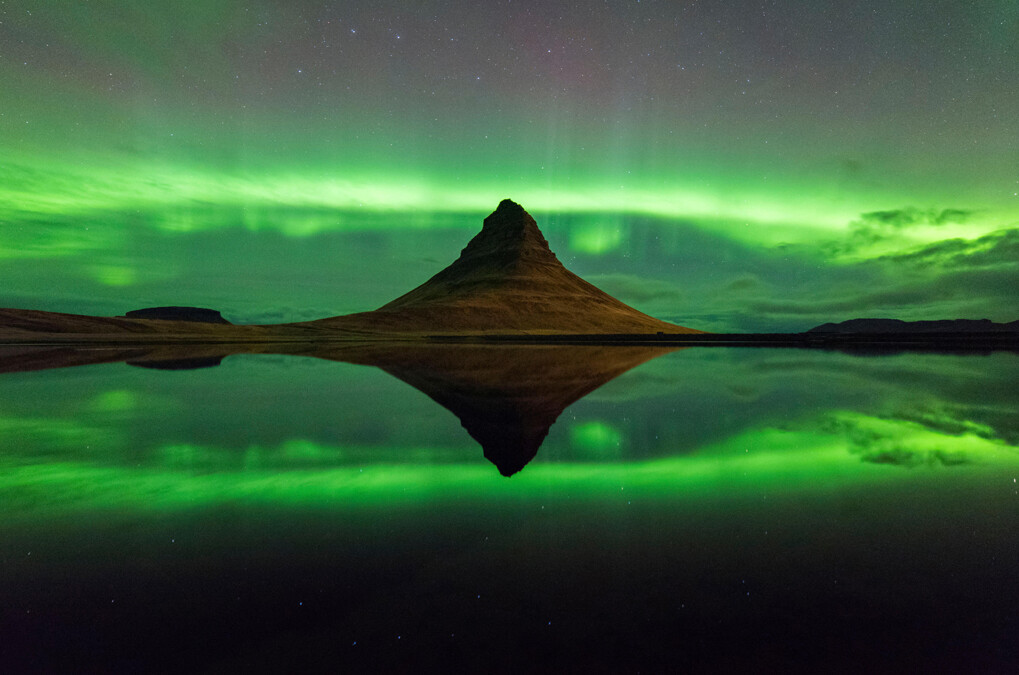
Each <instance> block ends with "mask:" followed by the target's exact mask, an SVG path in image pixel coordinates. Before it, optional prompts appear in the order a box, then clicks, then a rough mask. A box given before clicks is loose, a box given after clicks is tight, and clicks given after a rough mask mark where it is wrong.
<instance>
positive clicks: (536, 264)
mask: <svg viewBox="0 0 1019 675" xmlns="http://www.w3.org/2000/svg"><path fill="white" fill-rule="evenodd" d="M310 323H312V324H317V325H322V326H330V325H338V326H345V327H352V328H353V327H363V328H368V327H374V328H376V329H379V330H382V331H386V332H418V331H425V332H428V333H432V334H436V333H457V334H483V333H512V332H527V333H539V334H541V333H545V334H555V333H645V334H646V333H658V332H665V333H700V332H701V331H697V330H693V329H690V328H684V327H682V326H676V325H674V324H671V323H666V322H664V321H660V320H658V319H655V318H653V317H650V316H648V315H647V314H644V313H642V312H639V311H637V310H636V309H634V308H633V307H630V306H629V305H626V304H624V303H622V302H620V301H619V300H616V299H615V298H613V297H612V296H611V295H609V294H608V293H605V292H604V291H602V290H601V289H599V288H597V287H595V286H593V285H592V284H589V283H588V282H586V281H584V280H583V279H581V278H580V277H578V276H577V275H576V274H574V273H573V272H570V271H569V270H568V269H566V267H564V266H563V264H562V263H561V262H559V259H558V258H556V255H555V253H553V252H552V251H551V250H550V249H549V247H548V242H547V241H545V237H544V236H543V235H542V233H541V230H539V229H538V225H537V223H535V222H534V218H532V217H531V216H530V214H528V213H527V211H525V210H524V208H523V207H522V206H520V205H519V204H517V203H515V202H513V201H510V200H509V199H505V200H503V201H502V202H501V203H500V204H499V207H498V208H497V209H496V210H495V211H494V212H493V213H492V214H491V215H489V216H488V217H487V218H485V220H484V224H483V226H482V228H481V232H479V233H478V234H477V235H476V236H475V237H474V238H473V239H471V241H470V242H469V243H468V244H467V246H466V248H464V249H463V251H461V253H460V257H459V258H458V259H457V260H456V261H454V262H453V264H451V265H450V266H449V267H447V268H446V269H444V270H442V271H441V272H439V273H438V274H436V275H435V276H433V277H432V278H431V279H429V280H428V281H426V282H425V283H423V284H421V285H420V286H418V287H417V288H415V289H414V290H412V291H410V292H409V293H406V294H404V295H401V296H400V297H398V298H396V299H395V300H393V301H392V302H389V303H387V304H385V305H383V306H382V307H380V308H379V309H377V310H375V311H374V312H364V313H361V314H352V315H348V316H344V317H336V318H334V319H323V320H319V321H315V322H310Z"/></svg>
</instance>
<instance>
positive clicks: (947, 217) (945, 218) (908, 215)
mask: <svg viewBox="0 0 1019 675" xmlns="http://www.w3.org/2000/svg"><path fill="white" fill-rule="evenodd" d="M975 213H976V211H974V210H972V209H941V210H940V211H939V210H938V209H918V208H915V207H912V206H910V207H906V208H902V209H893V210H889V211H871V212H869V213H863V214H861V215H860V218H859V220H857V221H855V223H854V226H856V227H861V228H863V227H881V228H894V229H902V228H906V227H913V226H916V225H945V224H947V223H965V222H966V221H968V220H969V219H970V217H971V216H973V215H974V214H975Z"/></svg>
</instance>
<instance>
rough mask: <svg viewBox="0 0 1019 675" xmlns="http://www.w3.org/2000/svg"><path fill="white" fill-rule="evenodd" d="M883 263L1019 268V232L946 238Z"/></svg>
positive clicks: (1003, 231) (1013, 230) (886, 257)
mask: <svg viewBox="0 0 1019 675" xmlns="http://www.w3.org/2000/svg"><path fill="white" fill-rule="evenodd" d="M882 260H887V261H890V262H893V263H908V264H912V265H922V266H929V265H939V266H941V267H957V268H979V267H996V266H1000V265H1007V266H1019V229H1007V230H998V231H997V232H992V233H990V234H987V235H984V236H982V237H979V238H977V239H945V240H944V241H939V242H937V243H934V244H930V245H929V246H925V247H923V248H921V249H919V250H917V251H912V252H910V253H903V254H896V255H891V256H885V257H884V258H882Z"/></svg>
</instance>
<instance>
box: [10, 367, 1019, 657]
mask: <svg viewBox="0 0 1019 675" xmlns="http://www.w3.org/2000/svg"><path fill="white" fill-rule="evenodd" d="M607 349H608V350H610V351H611V349H612V348H607ZM620 349H621V350H622V351H617V352H614V353H613V354H610V355H607V354H608V352H607V351H606V348H579V349H574V348H567V347H554V348H542V347H525V348H512V349H505V350H499V349H494V348H489V349H487V350H480V351H479V350H474V351H473V352H471V350H466V351H463V350H457V349H456V348H452V347H434V348H431V350H432V351H428V350H427V349H426V350H424V352H422V351H420V350H419V351H418V352H415V353H409V354H403V353H399V354H394V353H386V354H382V355H379V354H372V355H369V356H365V355H364V354H360V355H358V356H356V357H351V356H349V355H348V356H346V357H344V356H342V355H341V356H337V355H335V354H333V355H331V356H329V358H345V359H347V360H349V361H353V362H352V363H351V362H343V361H333V360H323V359H321V358H307V357H302V356H282V355H253V354H233V355H230V356H227V357H226V358H224V359H223V360H222V362H221V363H220V364H219V365H217V366H214V367H207V368H202V369H197V370H166V369H153V368H151V367H147V368H146V367H132V366H130V365H126V364H125V363H111V364H103V365H86V366H80V367H74V368H59V369H49V370H38V371H35V372H9V373H6V374H3V375H0V508H2V519H0V560H2V567H3V574H2V576H0V597H2V598H3V603H2V608H0V612H2V615H0V665H2V666H4V670H6V671H7V672H14V670H15V669H16V670H17V671H22V670H38V671H64V672H70V671H87V670H110V669H119V670H121V671H125V670H127V671H138V672H142V671H154V670H164V671H189V672H195V671H208V672H220V671H224V672H226V671H234V670H236V669H238V668H246V669H249V670H251V669H254V670H259V671H277V672H279V671H286V670H300V669H313V670H318V669H322V670H333V671H337V672H343V671H344V670H347V671H350V670H377V671H388V672H393V671H397V672H398V671H417V672H420V671H421V670H422V669H424V668H427V667H432V668H441V669H445V670H471V671H477V672H521V671H524V672H532V671H557V672H564V671H565V672H664V671H675V670H677V669H679V670H681V669H684V668H688V667H696V668H698V669H702V670H728V669H734V668H747V669H752V670H754V671H756V672H761V671H767V670H773V671H780V670H787V669H789V668H792V669H801V670H814V669H818V668H821V667H823V668H825V669H828V670H835V671H847V672H849V671H859V670H861V669H865V668H869V669H870V670H871V671H875V670H876V671H882V672H887V671H895V670H917V669H924V668H926V669H936V670H938V671H941V672H946V671H947V672H952V671H958V672H963V671H969V672H998V671H1000V672H1010V671H1011V668H1013V667H1014V665H1015V662H1016V661H1015V659H1016V658H1017V657H1019V637H1017V636H1019V573H1017V569H1019V543H1017V542H1019V484H1017V482H1016V480H1017V478H1019V416H1017V414H1016V412H1017V410H1019V393H1017V390H1016V386H1015V383H1016V382H1019V358H1017V356H1016V355H1014V354H1010V353H995V354H990V355H938V354H910V353H904V354H891V355H880V356H865V355H850V354H840V353H826V352H813V351H800V350H791V349H790V350H770V349H733V348H691V349H684V350H678V351H674V352H671V353H665V351H664V350H643V351H642V350H640V349H639V348H620ZM425 352H427V353H425ZM11 354H13V352H11ZM18 358H20V357H19V356H18V355H16V354H14V355H13V356H11V355H9V358H8V359H7V361H6V363H7V364H8V366H9V365H10V363H14V362H17V359H18ZM215 362H216V359H212V360H211V361H208V360H207V362H204V363H205V365H209V363H215ZM365 363H373V364H375V365H377V366H379V367H374V366H372V365H363V364H365ZM142 365H145V364H142ZM149 365H151V364H149ZM157 365H160V364H158V363H157ZM161 365H162V367H163V368H166V367H168V366H169V365H174V363H173V362H163V363H162V364H161ZM177 365H178V366H179V365H180V363H177ZM192 365H193V364H192ZM9 369H10V368H9ZM15 369H16V368H15ZM409 385H413V386H409ZM588 392H590V393H588ZM585 394H586V395H585ZM440 404H441V405H440ZM552 421H554V423H552ZM549 424H551V428H550V429H549V431H548V434H547V437H545V436H544V433H545V429H546V427H548V425H549ZM482 444H483V445H484V446H485V447H484V448H483V447H482ZM539 446H540V447H539ZM486 455H487V457H486ZM531 455H534V456H533V459H532V458H531ZM504 473H508V474H511V475H510V476H509V477H507V476H504V475H503V474H504Z"/></svg>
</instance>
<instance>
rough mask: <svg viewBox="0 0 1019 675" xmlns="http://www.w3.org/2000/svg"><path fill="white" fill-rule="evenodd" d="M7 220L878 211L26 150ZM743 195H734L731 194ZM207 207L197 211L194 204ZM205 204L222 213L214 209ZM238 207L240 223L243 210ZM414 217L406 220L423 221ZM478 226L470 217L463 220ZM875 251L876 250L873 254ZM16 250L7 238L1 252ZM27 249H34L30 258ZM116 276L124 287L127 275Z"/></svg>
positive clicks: (723, 188)
mask: <svg viewBox="0 0 1019 675" xmlns="http://www.w3.org/2000/svg"><path fill="white" fill-rule="evenodd" d="M0 178H2V180H0V184H2V185H3V187H2V188H0V219H7V220H10V221H17V220H23V219H31V220H38V219H40V218H43V219H44V218H45V217H47V216H57V215H59V216H61V217H62V218H72V219H73V218H75V217H88V216H94V215H97V214H101V213H104V212H109V211H132V210H139V211H146V212H158V213H164V214H165V215H164V216H163V220H162V222H161V224H160V225H159V226H160V227H161V228H162V229H164V230H165V231H168V232H196V231H202V230H209V229H217V228H222V227H233V226H237V225H238V224H239V225H241V226H242V227H244V228H245V229H247V230H249V231H262V230H274V231H279V232H282V233H284V234H286V235H288V236H293V237H306V236H312V235H315V234H317V233H321V232H326V231H336V230H357V229H361V228H363V227H365V225H364V224H363V223H362V222H361V221H359V220H358V219H356V218H348V219H341V218H338V217H336V216H335V215H333V214H331V213H329V211H345V212H352V213H355V214H356V213H366V214H368V213H411V212H418V211H434V212H444V213H451V214H484V213H487V212H488V211H490V210H491V209H492V208H493V206H494V204H496V203H498V201H499V200H500V199H502V198H504V197H512V198H514V199H516V200H517V201H519V202H521V203H523V204H524V205H525V206H526V208H528V209H529V210H531V212H532V213H535V214H540V213H543V212H563V213H566V212H569V213H579V214H604V213H616V214H631V215H643V216H652V217H658V218H667V219H685V220H693V221H695V222H697V223H698V224H699V225H700V226H702V227H703V228H705V229H708V230H714V231H719V232H722V233H724V234H726V235H728V236H731V237H733V238H735V239H739V240H743V241H748V242H753V243H758V244H765V245H769V244H777V243H781V242H811V241H816V239H817V238H818V237H829V238H830V237H832V236H837V235H841V234H843V233H845V232H846V231H847V228H848V226H849V224H850V223H851V222H852V221H853V220H854V219H855V218H856V217H858V216H859V214H860V213H861V212H865V211H867V210H869V209H872V208H873V207H874V199H873V197H870V198H866V199H864V198H862V197H861V198H859V199H858V200H857V201H855V203H854V202H849V201H846V200H840V201H832V200H831V199H828V198H825V197H824V196H823V195H820V196H811V195H810V193H809V192H804V191H802V190H799V189H798V188H797V186H795V185H789V186H788V187H787V188H786V189H785V190H784V191H776V190H767V191H765V190H764V189H763V188H760V187H757V186H754V185H752V184H747V185H742V186H740V185H726V184H719V185H714V186H712V185H705V186H701V187H697V188H694V187H691V185H693V184H694V182H692V181H686V180H683V179H682V178H681V177H677V179H676V180H675V181H674V182H673V183H672V184H670V185H668V186H656V187H654V188H650V187H642V186H641V184H640V182H639V180H635V181H634V182H632V183H630V184H627V185H625V186H620V185H618V184H612V183H606V182H604V181H603V180H599V179H596V178H593V179H591V180H590V182H588V183H586V184H563V185H557V186H554V187H550V186H548V185H542V184H541V182H542V181H541V180H540V179H526V178H523V177H517V178H515V179H512V180H507V181H493V180H492V179H479V180H475V181H472V182H470V183H467V184H464V183H463V182H461V181H444V180H443V179H442V178H441V177H439V178H423V177H422V176H421V175H420V174H405V175H400V174H399V173H398V172H393V171H388V172H378V171H365V172H350V171H347V172H345V173H337V172H336V171H330V172H325V171H321V170H313V171H307V170H305V172H304V173H300V172H297V171H288V170H282V171H281V170H279V169H266V170H264V171H261V172H228V171H225V170H224V171H211V170H209V169H198V168H191V167H185V166H179V165H171V164H165V163H164V164H159V163H155V162H147V163H145V164H144V165H134V164H131V163H124V162H114V161H111V162H110V163H109V164H108V165H106V166H101V167H96V168H91V169H90V170H88V171H85V170H80V169H75V168H73V167H71V166H68V164H66V163H56V162H54V163H51V164H49V165H45V164H42V163H41V162H40V160H38V159H37V158H23V159H22V160H21V161H20V162H17V163H8V164H6V165H5V167H2V168H0ZM734 195H736V196H734ZM199 205H201V206H202V209H201V210H200V211H201V212H200V213H196V212H195V211H194V207H196V206H199ZM209 205H216V206H217V207H219V208H220V209H221V210H223V211H224V212H226V211H229V214H224V216H223V217H222V218H221V219H217V218H216V217H215V216H214V215H212V216H211V217H210V213H211V212H210V209H209ZM238 210H240V211H241V212H242V217H241V222H240V223H238V222H237V220H236V212H237V211H238ZM1017 217H1019V214H1016V213H1012V214H1007V213H1004V212H1000V211H999V212H992V211H987V212H985V213H983V214H982V215H981V217H977V218H973V219H972V221H971V222H966V223H962V224H950V225H948V226H939V227H936V228H935V227H930V228H922V227H921V228H915V229H914V230H911V231H910V232H909V235H908V238H906V237H905V235H903V237H904V240H903V241H902V242H900V246H901V245H909V244H914V245H915V244H918V243H924V242H929V241H936V240H939V239H943V238H945V237H946V236H958V237H976V236H980V235H982V234H986V233H987V232H990V231H992V230H994V229H998V228H1000V227H1001V225H1002V222H1003V220H1007V219H1009V218H1011V219H1015V218H1017ZM418 222H421V221H418V220H416V219H408V220H407V222H406V224H404V225H403V226H405V227H412V226H414V225H415V223H418ZM476 225H477V223H476V222H475V221H474V220H473V219H468V218H465V219H464V221H463V227H465V228H471V229H473V228H474V227H476ZM575 237H576V240H575V241H574V242H572V243H573V244H575V246H576V248H577V250H579V251H582V252H587V253H601V252H605V251H608V250H611V249H613V248H614V247H615V246H616V245H618V243H619V241H620V239H621V237H622V233H621V232H619V231H618V230H614V229H613V228H612V227H610V226H608V225H606V224H604V223H600V224H594V225H592V226H591V228H590V229H589V230H588V231H584V232H579V233H578V234H577V235H575ZM877 253H878V252H875V254H877ZM15 255H17V249H16V247H8V246H4V245H3V242H2V241H0V257H10V256H15ZM29 255H31V254H29ZM115 283H126V282H124V281H122V280H120V281H117V282H115Z"/></svg>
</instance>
